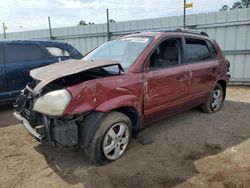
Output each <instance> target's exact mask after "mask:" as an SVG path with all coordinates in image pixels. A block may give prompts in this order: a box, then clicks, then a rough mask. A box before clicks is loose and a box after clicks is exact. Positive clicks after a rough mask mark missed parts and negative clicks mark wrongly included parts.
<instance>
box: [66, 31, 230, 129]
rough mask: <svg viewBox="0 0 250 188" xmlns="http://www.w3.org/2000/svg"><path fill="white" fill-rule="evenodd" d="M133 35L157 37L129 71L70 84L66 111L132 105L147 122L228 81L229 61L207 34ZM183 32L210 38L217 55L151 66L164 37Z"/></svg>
mask: <svg viewBox="0 0 250 188" xmlns="http://www.w3.org/2000/svg"><path fill="white" fill-rule="evenodd" d="M133 36H152V37H153V38H154V39H153V40H152V42H151V43H150V44H149V45H148V46H147V48H146V49H145V50H144V51H143V52H142V54H141V55H140V57H139V58H138V59H137V60H136V62H135V63H134V64H133V66H131V67H130V69H129V70H128V71H127V73H125V74H123V75H119V76H113V77H107V78H100V79H95V80H90V81H86V82H83V83H81V84H78V85H74V86H72V87H69V88H68V90H69V91H70V93H71V94H72V102H71V103H70V105H69V106H68V108H67V109H66V111H65V115H74V114H79V113H84V112H88V111H91V110H95V111H101V112H109V111H112V110H114V109H117V108H119V107H125V106H129V107H133V108H135V109H136V110H137V112H138V114H139V115H140V119H141V122H142V123H143V124H144V125H145V124H149V123H151V122H154V121H157V120H159V119H162V118H164V117H167V116H170V115H173V114H175V113H178V112H181V111H184V110H186V109H189V108H192V107H194V106H197V105H199V104H201V103H203V102H205V101H206V100H207V98H208V96H209V94H210V93H211V91H212V89H213V87H214V85H215V84H216V82H217V81H218V80H224V81H225V82H227V81H228V78H229V75H227V66H228V62H227V61H226V59H225V57H224V56H223V54H222V52H221V50H220V48H219V46H218V45H217V43H216V42H215V41H213V40H211V39H209V38H207V37H204V36H201V37H199V36H197V35H193V34H187V33H185V34H182V33H175V32H172V33H171V32H170V33H169V32H168V33H143V34H134V35H133ZM182 36H185V37H188V36H190V37H195V38H199V39H207V40H210V41H211V42H212V43H214V45H215V48H216V51H217V56H216V57H215V58H213V59H211V60H208V61H204V62H200V63H197V62H196V63H189V64H183V65H179V66H175V67H171V68H165V69H161V70H155V71H150V70H148V69H147V64H148V62H149V56H150V53H151V52H152V51H153V49H154V48H155V47H156V45H157V44H159V43H160V41H162V40H163V39H165V38H169V37H182Z"/></svg>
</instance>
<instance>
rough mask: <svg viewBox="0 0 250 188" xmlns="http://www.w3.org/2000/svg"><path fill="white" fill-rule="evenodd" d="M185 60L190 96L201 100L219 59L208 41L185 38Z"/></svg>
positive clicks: (215, 72) (215, 70) (203, 98)
mask: <svg viewBox="0 0 250 188" xmlns="http://www.w3.org/2000/svg"><path fill="white" fill-rule="evenodd" d="M185 50H186V53H185V54H186V58H187V59H186V60H187V62H188V64H189V69H190V71H191V75H192V76H191V86H190V95H191V98H192V99H193V100H194V101H196V102H197V103H200V102H203V101H204V100H205V99H206V98H207V96H208V94H209V92H210V90H211V88H212V86H213V84H214V82H215V80H216V76H217V73H218V67H219V61H218V59H217V58H215V57H216V52H215V49H214V48H213V46H212V44H211V42H210V41H207V40H204V39H199V38H189V37H188V38H185Z"/></svg>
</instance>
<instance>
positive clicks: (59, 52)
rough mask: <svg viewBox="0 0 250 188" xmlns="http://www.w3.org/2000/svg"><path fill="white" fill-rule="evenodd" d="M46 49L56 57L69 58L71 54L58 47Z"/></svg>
mask: <svg viewBox="0 0 250 188" xmlns="http://www.w3.org/2000/svg"><path fill="white" fill-rule="evenodd" d="M46 48H47V50H48V51H49V53H50V54H51V55H52V56H55V57H60V56H69V52H67V51H66V50H64V49H62V48H58V47H46Z"/></svg>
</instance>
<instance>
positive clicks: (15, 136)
mask: <svg viewBox="0 0 250 188" xmlns="http://www.w3.org/2000/svg"><path fill="white" fill-rule="evenodd" d="M249 138H250V87H230V88H229V89H228V95H227V101H226V102H225V104H224V107H223V109H222V110H221V111H220V112H218V113H215V114H204V113H201V112H200V111H199V110H198V109H192V110H189V111H187V112H184V113H181V114H179V115H176V116H174V117H171V118H168V119H166V120H164V121H160V122H158V123H155V124H153V125H151V126H149V127H148V128H146V129H145V130H144V131H142V132H141V134H140V136H139V138H138V139H136V140H132V143H131V144H130V146H129V148H128V151H127V152H126V153H125V155H124V156H123V157H122V158H121V159H119V160H118V161H115V162H113V163H111V164H108V165H106V166H99V167H97V166H93V165H92V164H90V163H89V162H88V161H87V160H86V159H85V157H84V156H83V154H82V152H81V151H78V150H76V149H68V148H54V147H50V146H47V145H44V144H40V143H39V142H37V141H36V140H34V139H33V138H32V137H31V136H30V135H29V134H28V132H27V131H26V130H25V129H24V128H23V127H22V126H21V125H20V124H18V123H17V122H16V120H15V119H14V118H13V116H12V109H11V107H10V106H2V107H0V187H11V188H12V187H25V188H26V187H46V188H47V187H53V188H55V187H86V188H93V187H94V188H95V187H174V186H177V187H250V139H249Z"/></svg>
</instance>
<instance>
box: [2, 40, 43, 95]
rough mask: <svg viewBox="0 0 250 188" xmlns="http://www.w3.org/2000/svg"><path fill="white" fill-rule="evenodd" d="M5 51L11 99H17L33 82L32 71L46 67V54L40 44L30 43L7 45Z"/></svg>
mask: <svg viewBox="0 0 250 188" xmlns="http://www.w3.org/2000/svg"><path fill="white" fill-rule="evenodd" d="M4 51H5V67H6V80H7V83H8V87H9V92H10V95H11V97H16V96H18V94H19V92H20V90H22V89H23V88H24V87H25V86H26V84H27V83H28V82H30V81H32V78H31V77H30V76H29V72H30V70H31V69H34V68H37V67H41V66H43V65H45V64H44V58H43V56H44V54H43V51H42V50H41V48H40V46H39V45H38V44H30V43H27V44H25V43H7V44H5V46H4Z"/></svg>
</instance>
